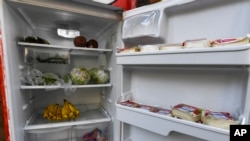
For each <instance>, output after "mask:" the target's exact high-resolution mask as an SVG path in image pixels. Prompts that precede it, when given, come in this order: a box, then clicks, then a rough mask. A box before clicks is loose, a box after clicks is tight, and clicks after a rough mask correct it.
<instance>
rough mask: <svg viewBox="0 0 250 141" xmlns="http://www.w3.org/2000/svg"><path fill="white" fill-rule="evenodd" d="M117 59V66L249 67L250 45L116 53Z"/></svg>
mask: <svg viewBox="0 0 250 141" xmlns="http://www.w3.org/2000/svg"><path fill="white" fill-rule="evenodd" d="M116 57H117V64H122V65H137V64H142V65H143V64H149V65H150V64H156V65H249V64H250V61H249V60H250V59H249V57H250V44H247V45H242V46H233V47H227V46H225V47H213V48H190V49H176V50H165V51H157V52H133V53H116Z"/></svg>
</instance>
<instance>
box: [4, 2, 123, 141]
mask: <svg viewBox="0 0 250 141" xmlns="http://www.w3.org/2000/svg"><path fill="white" fill-rule="evenodd" d="M92 4H93V2H91V5H88V4H86V3H84V4H82V3H79V2H76V1H65V0H63V1H61V0H55V1H47V0H44V1H38V0H33V1H30V0H24V1H23V0H22V1H3V4H2V5H1V8H3V19H4V21H3V22H1V24H2V27H3V29H2V30H3V42H4V59H5V62H4V64H5V65H6V66H5V73H6V83H7V84H6V90H7V91H6V93H7V104H8V110H9V111H8V112H9V118H10V119H9V123H10V133H11V141H15V140H16V141H27V140H32V141H33V140H77V138H76V134H74V133H75V132H79V131H83V132H82V133H87V132H90V131H91V130H93V129H94V128H99V127H100V129H104V127H102V126H103V125H105V132H106V133H107V132H108V133H107V134H105V135H106V136H107V138H108V140H113V139H114V140H117V139H116V138H119V135H118V134H116V135H114V134H113V132H112V131H113V130H118V129H116V128H118V126H115V124H118V123H116V122H115V121H114V122H113V121H112V120H113V117H112V115H115V106H114V105H115V104H114V103H115V99H117V96H116V95H117V94H118V92H119V86H120V85H118V87H116V86H114V85H113V83H114V84H119V82H120V81H117V79H116V78H117V75H119V67H116V65H115V55H114V54H113V53H112V52H114V51H115V49H116V47H117V46H122V45H121V44H122V42H121V40H120V34H121V33H120V32H121V31H120V30H118V29H120V28H121V27H120V26H121V9H120V8H116V7H112V6H109V5H104V4H103V5H101V4H98V7H95V6H93V5H92ZM102 6H103V7H102ZM60 25H64V26H66V27H67V26H71V25H77V27H78V30H79V31H80V33H81V34H80V35H83V36H85V37H86V39H87V40H90V39H95V40H97V41H98V49H86V48H81V47H75V46H74V43H73V39H72V38H63V37H60V36H58V35H57V34H56V29H57V28H58V26H60ZM28 36H34V37H41V38H43V39H46V40H47V41H48V42H49V43H50V44H49V45H44V44H42V45H41V44H40V45H39V44H32V43H25V42H23V39H24V38H25V37H28ZM32 49H34V50H44V51H47V53H48V52H54V51H59V52H64V53H69V54H70V63H69V64H48V63H26V62H25V58H26V57H25V52H24V51H25V50H32ZM26 59H27V58H26ZM77 66H82V67H85V68H88V69H89V68H95V67H96V68H104V69H106V70H109V71H110V80H109V83H108V84H100V85H95V84H93V85H92V84H91V85H84V86H83V85H76V86H73V88H70V89H65V87H64V86H26V85H23V84H22V83H21V81H20V78H21V77H22V72H23V71H24V70H26V69H30V68H35V69H37V70H39V71H41V72H53V73H58V74H60V75H61V76H64V75H65V74H67V73H69V72H70V71H71V70H72V69H73V68H74V67H77ZM66 91H67V92H66ZM64 99H67V100H68V101H70V102H71V103H72V104H74V105H76V106H77V107H78V108H79V109H80V110H82V111H81V113H80V114H81V116H80V117H79V118H78V119H76V120H75V121H63V122H53V121H46V120H44V119H43V118H42V116H43V115H42V114H43V110H44V108H45V107H47V106H48V105H50V104H55V103H58V104H60V105H62V104H63V100H64ZM34 113H36V114H34ZM99 125H100V126H99ZM78 126H79V127H78ZM82 126H83V127H82ZM106 130H108V131H106ZM50 132H51V134H50ZM53 133H54V134H53ZM62 134H63V136H61V135H62ZM78 135H79V133H78ZM113 135H114V136H116V137H113ZM82 136H83V134H82V135H81V136H79V137H78V140H80V138H81V137H82Z"/></svg>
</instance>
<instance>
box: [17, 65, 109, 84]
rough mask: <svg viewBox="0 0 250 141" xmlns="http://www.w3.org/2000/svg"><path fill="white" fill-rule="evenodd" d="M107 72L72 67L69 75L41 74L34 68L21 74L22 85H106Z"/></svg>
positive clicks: (107, 79) (98, 69) (97, 69)
mask: <svg viewBox="0 0 250 141" xmlns="http://www.w3.org/2000/svg"><path fill="white" fill-rule="evenodd" d="M109 79H110V75H109V71H108V70H105V69H101V68H90V69H87V68H84V67H74V68H73V69H72V70H71V71H70V72H69V73H67V74H66V75H64V76H61V75H60V74H58V73H53V72H45V73H43V72H41V71H39V70H37V69H35V68H32V69H25V70H23V71H22V74H21V82H22V84H24V85H31V86H35V85H59V86H63V85H86V84H106V83H108V82H109Z"/></svg>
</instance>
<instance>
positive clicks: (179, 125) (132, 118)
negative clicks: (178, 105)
mask: <svg viewBox="0 0 250 141" xmlns="http://www.w3.org/2000/svg"><path fill="white" fill-rule="evenodd" d="M125 100H132V94H131V93H126V94H125V95H124V97H120V98H119V99H118V100H117V103H116V111H117V113H116V114H117V119H118V120H120V121H122V122H124V123H128V124H130V125H133V126H137V127H140V128H143V129H146V130H149V131H151V132H154V133H157V134H160V135H163V136H168V135H169V134H170V133H171V132H179V133H183V134H187V135H190V136H193V137H197V138H201V139H204V140H213V139H214V137H215V136H216V138H217V139H218V140H229V130H226V129H221V128H216V127H212V126H208V125H204V124H201V123H196V122H190V121H186V120H182V119H178V118H174V117H171V116H168V115H161V114H157V113H153V112H150V111H147V110H144V109H140V108H132V107H128V106H123V105H121V104H119V103H120V102H122V101H125Z"/></svg>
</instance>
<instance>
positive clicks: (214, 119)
mask: <svg viewBox="0 0 250 141" xmlns="http://www.w3.org/2000/svg"><path fill="white" fill-rule="evenodd" d="M201 121H202V123H203V124H206V125H210V126H214V127H218V128H223V129H229V128H230V125H235V124H239V121H236V120H234V119H233V118H232V116H231V115H230V113H227V112H214V111H209V110H203V111H202V115H201Z"/></svg>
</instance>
